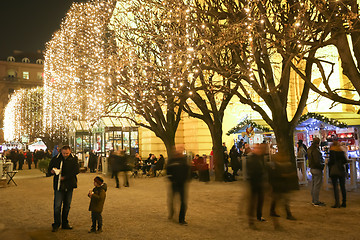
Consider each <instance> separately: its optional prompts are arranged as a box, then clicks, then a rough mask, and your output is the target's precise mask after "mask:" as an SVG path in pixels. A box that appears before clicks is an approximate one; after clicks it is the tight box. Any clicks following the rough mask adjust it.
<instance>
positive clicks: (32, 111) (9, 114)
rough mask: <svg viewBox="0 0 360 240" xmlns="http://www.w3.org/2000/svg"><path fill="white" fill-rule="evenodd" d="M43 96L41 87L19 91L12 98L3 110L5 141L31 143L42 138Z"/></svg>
mask: <svg viewBox="0 0 360 240" xmlns="http://www.w3.org/2000/svg"><path fill="white" fill-rule="evenodd" d="M43 94H44V90H43V88H42V87H37V88H32V89H20V90H18V91H16V92H15V93H14V94H13V95H12V96H11V99H10V101H9V103H8V104H7V106H6V108H5V117H4V136H5V141H9V142H10V141H18V142H22V141H23V140H25V139H27V142H32V141H34V140H35V138H40V137H42V136H43V132H42V117H43Z"/></svg>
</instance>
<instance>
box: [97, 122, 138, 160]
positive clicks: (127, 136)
mask: <svg viewBox="0 0 360 240" xmlns="http://www.w3.org/2000/svg"><path fill="white" fill-rule="evenodd" d="M93 132H94V138H93V139H94V141H93V147H94V149H95V151H97V152H102V153H108V152H109V151H111V150H114V151H117V150H120V149H124V150H125V152H126V153H127V154H129V155H135V153H137V152H139V134H138V128H137V127H133V126H129V125H128V124H127V125H125V124H124V123H123V122H122V121H121V120H120V119H119V118H116V117H103V118H101V119H100V120H99V121H98V122H97V123H96V125H95V126H94V131H93Z"/></svg>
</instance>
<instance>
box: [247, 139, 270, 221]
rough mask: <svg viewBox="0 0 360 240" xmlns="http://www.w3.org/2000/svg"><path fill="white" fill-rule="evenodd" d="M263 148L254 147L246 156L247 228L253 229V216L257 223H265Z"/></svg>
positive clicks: (261, 146) (260, 146)
mask: <svg viewBox="0 0 360 240" xmlns="http://www.w3.org/2000/svg"><path fill="white" fill-rule="evenodd" d="M264 157H265V146H264V145H263V144H256V145H254V149H253V150H252V152H251V153H250V154H249V155H248V156H247V159H246V170H247V175H248V180H249V185H250V197H249V206H248V220H249V227H250V228H255V224H254V215H255V209H256V218H257V220H258V221H260V222H263V221H266V220H265V219H264V218H263V217H262V208H263V204H264V178H265V165H264V161H265V159H264ZM255 204H256V205H255Z"/></svg>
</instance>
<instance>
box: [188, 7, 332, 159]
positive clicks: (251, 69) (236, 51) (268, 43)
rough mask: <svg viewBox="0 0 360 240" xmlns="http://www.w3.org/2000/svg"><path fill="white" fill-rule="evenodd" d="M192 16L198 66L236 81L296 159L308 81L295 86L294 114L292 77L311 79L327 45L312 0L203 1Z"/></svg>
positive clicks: (240, 94)
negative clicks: (295, 140) (319, 52)
mask: <svg viewBox="0 0 360 240" xmlns="http://www.w3.org/2000/svg"><path fill="white" fill-rule="evenodd" d="M192 17H193V18H192V20H191V24H192V26H193V32H194V35H196V36H194V39H197V40H198V41H197V42H196V43H195V44H194V48H195V51H196V52H197V53H198V54H197V56H198V59H199V66H200V68H201V69H206V70H208V69H211V70H212V71H215V72H217V73H218V74H220V75H221V76H223V77H224V78H226V79H230V80H231V81H232V82H233V84H236V85H238V86H239V88H238V91H237V92H236V96H237V97H238V98H239V100H240V102H241V103H243V104H247V105H249V106H251V107H252V109H253V110H254V111H257V112H259V113H260V114H261V116H262V118H263V119H264V120H265V121H266V122H267V123H268V124H269V125H270V126H271V128H272V129H273V130H274V133H275V137H276V141H277V144H278V148H279V151H280V152H282V153H284V154H286V155H288V156H289V159H290V160H291V161H292V162H295V156H294V143H293V132H294V129H295V127H296V125H297V122H298V120H299V118H300V116H301V115H302V113H303V110H304V108H305V106H306V101H307V98H308V93H309V88H310V85H309V83H308V82H306V83H305V84H303V85H299V86H296V87H298V88H301V89H300V92H301V97H300V99H299V100H298V102H297V105H296V106H295V109H296V110H295V112H294V113H292V114H290V113H289V112H288V110H289V101H288V100H289V91H290V89H291V88H292V87H295V86H293V85H291V81H293V80H294V78H300V77H301V78H303V77H304V78H308V79H312V78H311V77H312V72H313V71H312V70H313V66H314V65H315V64H316V63H317V62H321V61H323V60H322V59H321V58H319V57H316V51H317V49H318V48H320V47H321V46H322V45H323V44H327V42H326V41H327V39H326V34H325V32H321V31H320V32H319V31H318V28H321V27H324V25H323V22H322V16H321V14H319V12H318V11H317V9H316V6H315V5H314V4H312V1H275V0H265V1H259V0H255V1H222V0H204V1H200V0H199V1H195V2H194V6H193V8H192ZM317 24H319V25H317ZM314 26H316V28H314ZM229 91H230V90H226V91H225V92H229Z"/></svg>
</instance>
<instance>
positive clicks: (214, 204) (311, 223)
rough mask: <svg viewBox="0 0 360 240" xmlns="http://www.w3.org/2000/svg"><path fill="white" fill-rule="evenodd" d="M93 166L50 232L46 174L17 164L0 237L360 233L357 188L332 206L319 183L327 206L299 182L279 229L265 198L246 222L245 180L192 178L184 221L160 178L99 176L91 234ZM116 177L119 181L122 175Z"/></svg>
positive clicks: (3, 203)
mask: <svg viewBox="0 0 360 240" xmlns="http://www.w3.org/2000/svg"><path fill="white" fill-rule="evenodd" d="M95 176H96V174H95V173H81V174H79V177H78V179H79V187H78V189H76V190H75V191H74V196H73V201H72V205H71V210H70V216H69V220H70V224H71V225H72V226H73V227H74V229H73V230H61V229H60V230H59V231H58V232H56V233H52V232H51V223H52V221H53V218H52V217H53V210H52V206H53V191H52V178H51V177H50V178H46V177H45V176H44V174H42V173H41V172H40V171H39V170H38V169H32V170H23V171H20V172H19V173H18V175H16V176H15V181H16V183H17V184H18V186H17V187H16V186H15V185H13V184H12V183H11V184H10V185H8V186H7V187H5V188H0V240H20V239H21V240H27V239H41V240H47V239H61V240H64V239H65V240H66V239H79V240H81V239H87V240H91V239H192V240H193V239H360V230H359V229H360V228H359V224H358V221H359V219H360V191H359V190H356V191H352V192H348V207H347V208H345V209H344V208H340V209H332V208H331V207H330V206H331V205H332V204H333V195H332V190H331V189H330V190H327V191H325V190H323V191H322V192H321V195H320V197H321V200H322V201H325V202H326V203H327V206H326V207H313V206H312V205H311V204H310V190H309V189H308V187H302V188H301V190H300V191H297V192H295V193H294V194H293V195H292V203H291V205H292V211H293V215H294V216H295V217H296V218H297V220H296V221H290V220H286V219H285V213H284V211H283V209H281V208H280V206H279V210H278V212H279V214H280V215H281V217H280V218H279V222H280V224H281V226H282V229H281V230H274V227H273V222H272V220H271V218H270V217H269V197H267V198H266V201H265V204H264V217H265V218H266V219H267V221H265V222H257V223H256V226H257V228H258V230H252V229H249V227H248V225H247V218H246V215H245V211H246V192H247V191H246V184H245V183H244V182H243V181H236V182H231V183H219V182H214V181H212V182H210V183H202V182H198V181H196V180H194V181H192V182H191V183H190V187H189V199H188V200H189V205H188V211H187V216H186V221H187V222H188V223H189V224H188V226H182V225H179V224H178V223H176V221H175V220H173V221H170V220H168V219H167V208H166V197H167V187H168V185H167V180H166V178H165V177H158V178H136V179H131V182H130V187H129V188H124V187H122V188H120V189H116V188H115V180H114V179H110V178H109V177H105V182H107V183H108V185H109V188H108V192H107V198H106V201H105V206H104V212H103V219H104V232H102V233H100V234H89V233H87V231H88V230H89V228H90V225H91V219H90V212H89V211H88V206H89V198H88V197H87V193H88V190H89V189H91V188H92V186H93V185H92V183H93V181H92V179H93V178H94V177H95ZM120 180H122V179H121V178H120Z"/></svg>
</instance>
